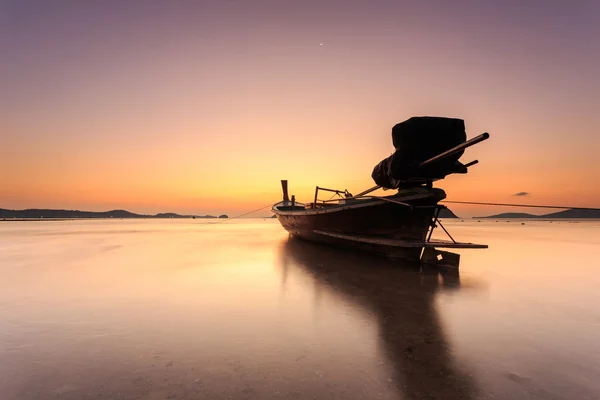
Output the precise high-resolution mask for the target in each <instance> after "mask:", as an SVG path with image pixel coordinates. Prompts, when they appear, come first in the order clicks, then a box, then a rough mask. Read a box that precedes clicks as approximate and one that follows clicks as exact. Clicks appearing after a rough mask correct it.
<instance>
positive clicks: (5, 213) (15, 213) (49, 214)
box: [0, 208, 228, 219]
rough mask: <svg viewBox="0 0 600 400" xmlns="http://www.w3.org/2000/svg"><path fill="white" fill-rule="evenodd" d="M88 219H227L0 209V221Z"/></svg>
mask: <svg viewBox="0 0 600 400" xmlns="http://www.w3.org/2000/svg"><path fill="white" fill-rule="evenodd" d="M40 218H48V219H80V218H83V219H90V218H228V216H227V215H225V214H223V215H221V216H219V217H217V216H214V215H180V214H176V213H159V214H156V215H145V214H135V213H132V212H129V211H125V210H112V211H100V212H96V211H79V210H48V209H38V208H31V209H27V210H7V209H4V208H0V219H40Z"/></svg>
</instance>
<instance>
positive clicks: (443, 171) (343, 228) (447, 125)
mask: <svg viewBox="0 0 600 400" xmlns="http://www.w3.org/2000/svg"><path fill="white" fill-rule="evenodd" d="M488 138H489V134H488V133H483V134H481V135H479V136H477V137H474V138H472V139H470V140H466V132H465V128H464V121H463V120H461V119H454V118H444V117H413V118H410V119H409V120H407V121H404V122H401V123H399V124H397V125H395V126H394V127H393V129H392V139H393V143H394V147H395V148H396V151H395V153H394V154H392V156H390V157H388V158H386V159H384V160H382V161H381V162H380V163H379V164H378V165H377V166H375V168H374V170H373V172H372V175H371V176H372V178H373V179H374V181H375V183H376V184H377V185H376V186H374V187H372V188H370V189H367V190H365V191H363V192H361V193H359V194H357V195H352V194H351V193H349V192H348V191H347V190H336V189H328V188H322V187H319V186H317V187H316V190H315V196H314V200H313V202H310V203H301V202H297V201H296V198H295V196H291V199H290V197H289V195H288V182H287V180H282V181H281V185H282V190H283V201H281V202H279V203H276V204H274V205H273V206H272V212H273V213H274V214H275V216H276V217H277V219H278V220H279V222H280V223H281V225H282V226H283V228H284V229H285V230H287V231H288V232H289V234H290V235H292V236H295V237H298V238H301V239H305V240H309V241H312V242H318V243H323V244H328V245H333V246H336V247H344V248H349V249H354V250H360V251H365V252H369V253H374V254H378V255H384V256H388V257H395V258H403V259H406V260H410V261H419V260H420V261H422V262H436V261H437V260H438V259H439V258H440V256H442V257H443V256H444V254H445V253H446V252H443V251H439V250H437V249H439V248H454V249H457V248H462V249H467V248H470V249H481V248H487V245H483V244H474V243H462V242H457V241H455V240H454V238H453V237H452V236H451V235H450V233H449V232H448V231H447V230H446V229H445V228H444V226H443V225H442V224H441V222H440V221H439V218H438V217H439V214H440V211H441V210H442V209H444V208H446V207H445V206H444V205H441V204H439V202H440V201H442V200H444V199H445V198H446V193H445V191H444V190H443V189H440V188H434V187H433V182H434V181H438V180H441V179H444V178H445V177H446V176H447V175H450V174H455V173H461V174H464V173H467V171H468V168H469V167H471V166H473V165H475V164H477V163H478V161H477V160H474V161H472V162H469V163H467V164H462V163H460V162H459V161H458V160H459V158H460V157H461V156H462V154H463V153H464V150H465V149H466V148H468V147H471V146H473V145H475V144H477V143H479V142H482V141H484V140H486V139H488ZM381 188H383V189H384V190H386V189H387V190H396V193H394V194H392V195H389V196H374V195H371V193H372V192H374V191H375V190H377V189H381ZM319 192H330V193H334V196H336V195H337V196H338V198H337V199H333V200H324V201H323V200H319ZM437 226H440V227H441V228H442V229H443V230H444V232H446V234H447V235H448V237H449V239H450V240H444V241H441V240H432V239H431V236H432V234H433V231H434V229H435V228H436V227H437ZM447 254H452V253H447ZM455 256H456V255H455ZM456 257H457V256H456ZM454 261H456V260H454Z"/></svg>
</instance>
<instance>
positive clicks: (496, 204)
mask: <svg viewBox="0 0 600 400" xmlns="http://www.w3.org/2000/svg"><path fill="white" fill-rule="evenodd" d="M440 203H450V204H473V205H479V206H505V207H531V208H557V209H564V210H584V211H600V208H593V207H567V206H546V205H538V204H506V203H484V202H477V201H451V200H442V201H441V202H440Z"/></svg>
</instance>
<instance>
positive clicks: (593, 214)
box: [473, 210, 600, 219]
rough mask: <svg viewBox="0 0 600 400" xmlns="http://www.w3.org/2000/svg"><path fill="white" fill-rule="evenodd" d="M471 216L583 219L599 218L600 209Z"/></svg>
mask: <svg viewBox="0 0 600 400" xmlns="http://www.w3.org/2000/svg"><path fill="white" fill-rule="evenodd" d="M473 218H481V219H484V218H497V219H507V218H521V219H539V218H545V219H555V218H568V219H583V218H600V211H596V210H565V211H559V212H554V213H550V214H543V215H536V214H528V213H502V214H495V215H490V216H488V217H473Z"/></svg>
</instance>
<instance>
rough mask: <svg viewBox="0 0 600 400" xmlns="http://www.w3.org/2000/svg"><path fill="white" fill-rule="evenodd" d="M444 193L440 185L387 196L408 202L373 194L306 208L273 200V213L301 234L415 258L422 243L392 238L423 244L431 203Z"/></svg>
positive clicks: (429, 223) (338, 244) (431, 214)
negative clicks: (351, 200) (295, 207)
mask: <svg viewBox="0 0 600 400" xmlns="http://www.w3.org/2000/svg"><path fill="white" fill-rule="evenodd" d="M444 197H445V193H444V192H443V190H441V189H429V191H426V192H417V193H416V194H414V193H410V192H409V193H405V194H399V195H396V196H389V199H390V200H396V201H399V202H403V203H405V204H408V205H410V206H412V207H409V206H405V205H399V204H396V203H392V202H386V201H382V200H380V199H373V200H360V201H356V202H348V203H347V204H346V205H335V206H331V207H325V208H323V209H307V210H302V209H299V210H294V209H292V210H286V207H277V205H275V206H274V207H273V212H274V213H275V215H276V216H277V218H278V220H279V222H280V223H281V225H282V226H283V228H284V229H286V230H287V231H288V232H289V233H290V234H291V235H292V236H295V237H298V238H301V239H305V240H309V241H312V242H318V243H323V244H328V245H334V246H336V247H344V248H349V249H353V250H359V251H365V252H369V253H375V254H379V255H385V256H389V257H396V258H403V259H408V260H418V259H419V257H420V255H421V251H422V248H423V246H411V245H407V246H399V245H397V243H407V244H410V243H425V242H426V240H427V234H428V231H429V229H430V228H431V226H432V224H433V219H434V213H435V211H436V207H435V206H436V205H437V203H438V202H439V201H440V200H442V199H443V198H444ZM280 204H281V203H280ZM288 208H289V207H288ZM357 238H372V239H374V240H371V241H369V240H366V241H365V240H357ZM378 239H383V240H382V241H379V240H378ZM386 240H387V241H386Z"/></svg>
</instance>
